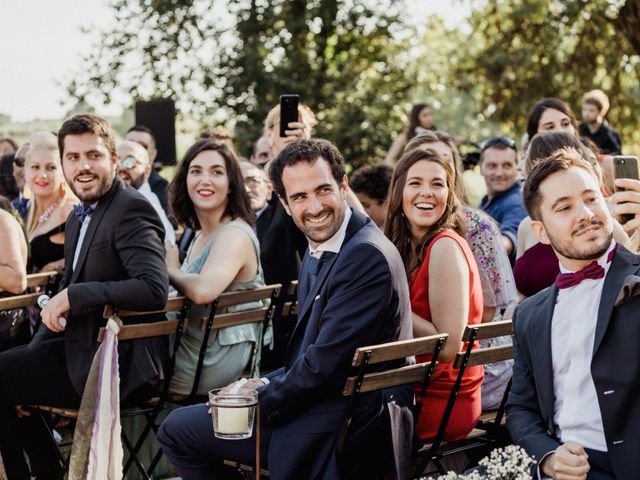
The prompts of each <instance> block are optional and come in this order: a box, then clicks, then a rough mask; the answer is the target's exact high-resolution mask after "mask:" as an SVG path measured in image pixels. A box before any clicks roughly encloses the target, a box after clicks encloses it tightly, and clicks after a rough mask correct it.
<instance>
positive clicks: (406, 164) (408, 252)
mask: <svg viewBox="0 0 640 480" xmlns="http://www.w3.org/2000/svg"><path fill="white" fill-rule="evenodd" d="M422 160H424V161H427V162H434V163H437V164H438V165H440V166H441V167H442V168H443V169H444V171H445V172H446V173H447V188H448V189H449V195H448V197H447V204H446V206H445V209H444V212H443V213H442V216H441V217H440V218H439V219H438V221H437V222H436V223H435V224H433V225H432V226H431V228H430V229H429V231H428V232H427V233H425V234H424V236H423V237H422V238H421V239H420V240H419V241H418V242H417V244H415V246H414V243H413V242H412V235H411V226H410V225H409V221H408V220H407V217H406V216H405V214H404V211H403V210H402V194H403V192H404V187H405V184H406V182H407V173H408V171H409V169H410V168H411V166H412V165H414V164H415V163H417V162H419V161H422ZM459 206H460V202H459V200H458V198H457V196H456V193H455V186H454V181H453V169H452V168H451V166H450V165H449V162H448V161H447V160H446V159H445V158H443V157H442V156H441V155H440V154H439V153H438V152H436V151H435V150H432V149H430V148H428V149H426V150H412V151H409V152H407V153H405V154H404V155H403V156H402V157H401V158H400V160H399V161H398V164H397V165H396V169H395V171H394V173H393V177H391V186H390V187H389V209H388V210H387V218H386V222H385V224H384V233H385V235H386V236H387V237H388V238H389V240H391V242H393V244H394V245H395V246H396V248H397V249H398V251H399V252H400V256H401V257H402V260H403V262H404V266H405V269H406V271H407V277H408V278H411V276H412V275H413V273H414V272H415V270H416V269H417V268H418V267H419V266H420V264H421V263H422V261H423V260H424V252H425V250H426V248H427V246H428V245H429V243H431V241H432V240H433V238H434V237H435V236H436V235H438V234H439V233H440V232H442V231H443V230H446V229H449V230H453V231H455V232H456V233H458V234H460V235H464V217H463V215H462V213H461V212H460V209H459Z"/></svg>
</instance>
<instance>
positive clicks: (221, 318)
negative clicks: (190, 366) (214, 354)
mask: <svg viewBox="0 0 640 480" xmlns="http://www.w3.org/2000/svg"><path fill="white" fill-rule="evenodd" d="M280 287H281V285H280V284H274V285H267V286H265V287H261V288H257V289H255V290H245V291H241V292H229V293H223V294H222V295H220V296H219V297H218V298H216V299H215V300H214V301H213V302H212V303H211V304H210V306H209V314H208V316H206V317H203V318H202V319H201V321H200V331H202V332H204V335H203V337H202V343H201V344H200V351H199V352H198V362H197V364H196V370H195V374H194V377H193V383H192V386H191V392H190V393H189V395H186V396H185V395H178V394H173V393H172V394H170V400H171V401H172V402H173V403H177V404H180V405H191V404H194V403H198V402H201V401H206V400H207V399H206V398H204V397H203V396H201V395H198V390H199V387H200V379H201V376H202V367H203V365H204V359H205V357H206V356H207V348H208V342H209V337H210V335H211V331H212V330H213V329H218V328H225V327H233V326H236V325H244V324H247V323H260V324H262V333H263V334H264V331H265V330H266V328H267V325H268V324H269V321H270V320H271V319H272V317H273V313H274V310H275V306H276V305H275V301H274V300H275V299H276V298H277V296H278V293H279V291H280ZM258 301H260V302H262V304H261V306H259V307H256V308H251V309H247V310H242V311H240V312H233V313H221V310H223V309H228V308H229V307H234V306H237V305H243V304H246V303H252V302H258ZM261 345H262V336H261V337H260V339H259V342H258V343H257V344H256V345H255V346H254V352H253V355H254V356H255V355H257V354H258V352H259V350H258V349H259V348H260V347H261Z"/></svg>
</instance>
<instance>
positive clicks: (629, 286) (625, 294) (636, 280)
mask: <svg viewBox="0 0 640 480" xmlns="http://www.w3.org/2000/svg"><path fill="white" fill-rule="evenodd" d="M639 295H640V277H638V276H637V275H629V276H628V277H627V278H625V279H624V283H623V284H622V288H621V289H620V293H618V298H616V303H615V306H616V307H617V306H620V305H622V304H623V303H627V302H628V301H630V300H631V299H632V298H634V297H637V296H639Z"/></svg>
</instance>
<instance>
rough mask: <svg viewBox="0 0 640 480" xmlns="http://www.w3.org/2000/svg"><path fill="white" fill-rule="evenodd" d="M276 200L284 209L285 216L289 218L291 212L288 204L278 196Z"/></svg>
mask: <svg viewBox="0 0 640 480" xmlns="http://www.w3.org/2000/svg"><path fill="white" fill-rule="evenodd" d="M278 200H280V203H281V204H282V206H283V207H284V209H285V211H286V212H287V215H289V216H290V217H291V216H292V215H291V210H289V204H288V203H287V201H286V200H285V199H284V198H283V197H281V196H280V195H278Z"/></svg>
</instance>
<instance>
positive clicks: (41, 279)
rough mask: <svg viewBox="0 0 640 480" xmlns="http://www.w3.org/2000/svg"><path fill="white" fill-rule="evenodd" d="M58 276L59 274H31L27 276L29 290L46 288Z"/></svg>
mask: <svg viewBox="0 0 640 480" xmlns="http://www.w3.org/2000/svg"><path fill="white" fill-rule="evenodd" d="M57 275H58V273H57V272H40V273H30V274H29V275H27V288H33V287H46V286H47V285H48V284H49V282H50V281H53V279H55V277H56V276H57Z"/></svg>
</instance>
